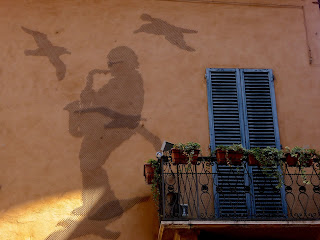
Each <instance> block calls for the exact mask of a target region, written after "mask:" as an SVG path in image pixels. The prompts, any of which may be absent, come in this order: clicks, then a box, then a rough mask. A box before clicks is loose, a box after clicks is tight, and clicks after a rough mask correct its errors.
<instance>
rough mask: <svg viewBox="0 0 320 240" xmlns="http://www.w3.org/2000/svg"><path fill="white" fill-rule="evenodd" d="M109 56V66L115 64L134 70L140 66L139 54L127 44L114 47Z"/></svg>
mask: <svg viewBox="0 0 320 240" xmlns="http://www.w3.org/2000/svg"><path fill="white" fill-rule="evenodd" d="M107 58H108V65H109V68H110V67H112V66H113V65H120V66H122V67H121V68H122V70H124V69H127V70H129V69H131V70H133V69H137V68H138V67H139V62H138V56H137V55H136V54H135V52H134V51H133V50H132V49H131V48H129V47H126V46H119V47H116V48H114V49H112V50H111V51H110V52H109V54H108V56H107Z"/></svg>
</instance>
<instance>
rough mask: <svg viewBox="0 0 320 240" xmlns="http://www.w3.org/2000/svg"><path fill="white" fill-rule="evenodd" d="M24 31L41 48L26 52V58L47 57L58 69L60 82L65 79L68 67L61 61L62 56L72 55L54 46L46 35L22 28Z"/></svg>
mask: <svg viewBox="0 0 320 240" xmlns="http://www.w3.org/2000/svg"><path fill="white" fill-rule="evenodd" d="M21 28H22V30H23V31H24V32H26V33H28V34H30V35H32V36H33V38H34V40H35V41H36V43H37V45H38V47H39V48H37V49H35V50H25V51H24V54H25V55H26V56H46V57H48V58H49V61H50V62H51V63H52V65H53V66H54V67H55V68H56V75H57V78H58V80H62V79H64V77H65V75H66V65H65V64H64V63H63V62H62V61H61V59H60V56H61V55H63V54H71V53H70V52H69V51H67V49H66V48H64V47H58V46H53V45H52V43H51V42H50V41H49V40H48V37H47V35H46V34H44V33H41V32H37V31H33V30H30V29H28V28H25V27H21Z"/></svg>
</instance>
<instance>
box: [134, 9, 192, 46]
mask: <svg viewBox="0 0 320 240" xmlns="http://www.w3.org/2000/svg"><path fill="white" fill-rule="evenodd" d="M140 18H141V19H142V20H143V21H149V22H151V23H147V24H143V25H142V26H141V27H140V28H139V29H138V30H135V31H134V33H139V32H145V33H150V34H155V35H164V36H165V39H167V40H168V41H169V42H170V43H171V44H173V45H175V46H177V47H179V48H181V49H183V50H186V51H195V49H194V48H192V47H190V46H188V45H187V43H186V42H185V40H184V35H183V34H184V33H197V32H198V31H195V30H190V29H185V28H180V27H176V26H174V25H171V24H169V23H167V22H166V21H163V20H161V19H159V18H153V17H151V16H150V15H149V14H142V15H141V17H140Z"/></svg>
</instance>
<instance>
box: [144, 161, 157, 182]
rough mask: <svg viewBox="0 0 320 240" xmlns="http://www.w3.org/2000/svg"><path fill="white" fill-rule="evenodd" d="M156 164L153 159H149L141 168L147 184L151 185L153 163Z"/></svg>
mask: <svg viewBox="0 0 320 240" xmlns="http://www.w3.org/2000/svg"><path fill="white" fill-rule="evenodd" d="M155 162H157V161H156V160H154V159H149V160H148V161H147V163H146V164H144V168H143V176H144V177H145V181H146V183H147V184H152V181H153V178H154V163H155Z"/></svg>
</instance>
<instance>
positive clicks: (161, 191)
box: [159, 157, 165, 220]
mask: <svg viewBox="0 0 320 240" xmlns="http://www.w3.org/2000/svg"><path fill="white" fill-rule="evenodd" d="M160 169H161V171H160V174H161V182H162V184H161V185H162V186H161V190H160V193H161V195H162V197H160V198H159V200H160V199H161V200H162V211H161V212H162V219H161V220H163V219H164V218H165V186H164V170H163V158H162V157H161V158H160ZM160 204H161V203H160V202H159V208H160Z"/></svg>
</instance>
